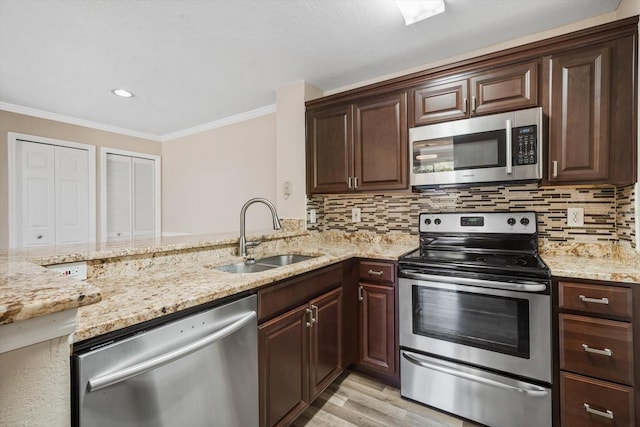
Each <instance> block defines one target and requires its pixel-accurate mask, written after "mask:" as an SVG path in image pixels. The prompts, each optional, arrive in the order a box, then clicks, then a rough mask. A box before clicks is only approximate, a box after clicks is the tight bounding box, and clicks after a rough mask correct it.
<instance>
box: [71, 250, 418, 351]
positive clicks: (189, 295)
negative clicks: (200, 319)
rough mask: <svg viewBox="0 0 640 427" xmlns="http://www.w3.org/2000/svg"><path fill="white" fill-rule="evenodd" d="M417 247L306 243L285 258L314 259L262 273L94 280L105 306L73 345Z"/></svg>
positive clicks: (196, 267)
mask: <svg viewBox="0 0 640 427" xmlns="http://www.w3.org/2000/svg"><path fill="white" fill-rule="evenodd" d="M416 246H417V242H402V243H398V244H372V243H370V242H327V241H314V240H312V239H311V240H310V239H306V240H305V241H304V244H294V245H292V246H290V247H288V248H286V249H284V248H283V249H284V250H282V251H280V253H296V254H302V255H315V257H314V258H312V259H309V260H306V261H302V262H299V263H295V264H291V265H288V266H284V267H278V268H274V269H271V270H266V271H263V272H258V273H247V274H237V273H226V272H222V271H219V270H216V269H215V268H214V267H215V266H217V265H223V264H227V263H233V262H240V261H241V260H242V258H240V257H232V258H227V259H225V260H220V261H218V262H215V263H211V264H202V263H200V262H193V261H184V262H180V263H179V264H175V265H166V266H156V267H154V268H152V269H149V270H145V271H129V272H124V273H122V274H117V275H109V276H105V277H104V278H98V279H96V280H93V284H94V285H95V286H97V287H98V288H100V289H101V291H102V301H101V302H99V303H97V304H94V305H91V306H87V307H83V308H81V309H80V310H79V319H78V327H77V328H76V333H75V336H74V341H75V342H78V341H82V340H85V339H88V338H92V337H95V336H98V335H102V334H105V333H108V332H112V331H114V330H118V329H121V328H125V327H127V326H131V325H135V324H138V323H141V322H144V321H146V320H151V319H154V318H157V317H160V316H163V315H166V314H169V313H174V312H177V311H180V310H184V309H186V308H189V307H194V306H197V305H200V304H204V303H207V302H210V301H214V300H216V299H220V298H223V297H227V296H230V295H234V294H238V293H240V292H244V291H251V290H255V289H258V288H260V287H261V286H264V285H268V284H270V283H273V282H276V281H279V280H283V279H287V278H290V277H293V276H296V275H299V274H302V273H306V272H308V271H312V270H315V269H318V268H321V267H324V266H327V265H330V264H334V263H337V262H340V261H344V260H347V259H349V258H353V257H362V258H376V259H387V260H397V259H398V258H399V257H400V256H401V255H403V254H404V253H406V252H408V251H410V250H413V249H415V247H416Z"/></svg>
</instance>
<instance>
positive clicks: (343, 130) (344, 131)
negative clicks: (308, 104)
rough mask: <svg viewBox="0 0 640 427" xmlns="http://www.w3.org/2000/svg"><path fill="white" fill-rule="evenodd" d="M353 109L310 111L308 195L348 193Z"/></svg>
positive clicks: (308, 124) (351, 169)
mask: <svg viewBox="0 0 640 427" xmlns="http://www.w3.org/2000/svg"><path fill="white" fill-rule="evenodd" d="M352 116H353V113H352V108H351V106H349V105H345V106H340V107H336V108H331V109H327V110H320V111H310V112H309V113H308V117H307V161H308V163H307V174H308V177H307V183H308V186H309V188H308V191H309V193H310V194H313V193H330V192H339V191H348V190H349V189H350V187H349V177H352V176H353V166H352V165H353V135H352V130H351V127H352V124H351V123H352Z"/></svg>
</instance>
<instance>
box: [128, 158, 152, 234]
mask: <svg viewBox="0 0 640 427" xmlns="http://www.w3.org/2000/svg"><path fill="white" fill-rule="evenodd" d="M131 162H132V166H133V235H134V236H135V237H151V236H153V234H154V232H155V226H156V224H155V206H156V201H155V191H154V188H155V162H154V161H153V160H150V159H141V158H138V157H132V158H131Z"/></svg>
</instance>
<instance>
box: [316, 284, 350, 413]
mask: <svg viewBox="0 0 640 427" xmlns="http://www.w3.org/2000/svg"><path fill="white" fill-rule="evenodd" d="M309 306H310V307H311V309H312V310H313V311H314V313H315V314H314V315H316V323H314V324H313V326H312V327H311V331H310V332H311V345H310V348H309V350H310V365H309V366H310V370H311V371H310V373H311V383H310V386H311V390H310V399H311V400H310V401H313V400H314V399H315V398H316V397H318V396H319V395H320V394H321V393H322V392H323V391H324V389H325V388H327V386H328V385H329V384H331V383H332V382H333V380H334V379H336V378H337V377H338V375H340V372H342V287H340V288H338V289H335V290H333V291H331V292H328V293H326V294H324V295H322V296H321V297H318V298H316V299H314V300H312V301H311V302H310V303H309Z"/></svg>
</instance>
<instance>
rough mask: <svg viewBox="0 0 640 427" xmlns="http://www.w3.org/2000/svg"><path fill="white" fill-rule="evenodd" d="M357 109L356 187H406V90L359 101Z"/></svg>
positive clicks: (374, 188)
mask: <svg viewBox="0 0 640 427" xmlns="http://www.w3.org/2000/svg"><path fill="white" fill-rule="evenodd" d="M354 111H355V119H354V121H355V122H354V131H355V143H354V146H355V164H354V166H355V177H354V187H355V189H356V190H393V189H404V188H407V186H408V170H407V164H408V154H407V146H408V138H407V94H406V92H402V93H395V94H392V95H387V96H384V97H380V98H375V99H371V100H366V101H361V102H358V103H357V104H355V109H354Z"/></svg>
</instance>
